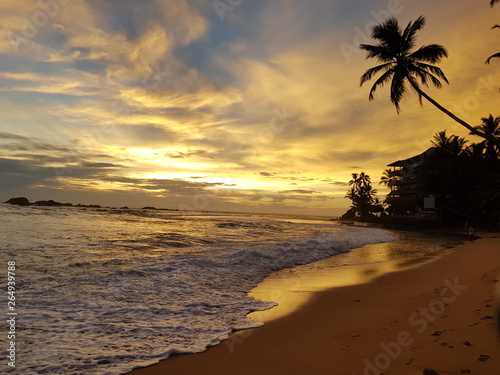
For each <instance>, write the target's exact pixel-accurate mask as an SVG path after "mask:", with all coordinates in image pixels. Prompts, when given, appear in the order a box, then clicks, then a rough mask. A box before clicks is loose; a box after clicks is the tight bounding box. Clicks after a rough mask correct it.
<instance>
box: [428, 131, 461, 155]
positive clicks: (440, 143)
mask: <svg viewBox="0 0 500 375" xmlns="http://www.w3.org/2000/svg"><path fill="white" fill-rule="evenodd" d="M431 143H432V145H433V146H434V147H437V148H438V149H439V150H441V151H443V152H445V153H446V154H448V155H450V156H454V157H457V156H461V155H462V154H463V153H464V151H465V150H466V149H465V144H466V143H467V140H466V139H465V138H460V137H458V136H456V135H450V136H447V135H446V130H444V131H442V132H439V133H437V134H436V135H434V138H433V139H432V140H431Z"/></svg>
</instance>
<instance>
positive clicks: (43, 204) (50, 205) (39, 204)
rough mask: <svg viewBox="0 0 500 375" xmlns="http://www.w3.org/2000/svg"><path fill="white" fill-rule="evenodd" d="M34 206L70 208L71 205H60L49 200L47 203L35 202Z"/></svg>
mask: <svg viewBox="0 0 500 375" xmlns="http://www.w3.org/2000/svg"><path fill="white" fill-rule="evenodd" d="M35 206H45V207H47V206H48V207H52V206H58V207H59V206H66V207H71V206H73V205H72V204H71V203H61V202H56V201H53V200H52V199H51V200H48V201H36V202H35Z"/></svg>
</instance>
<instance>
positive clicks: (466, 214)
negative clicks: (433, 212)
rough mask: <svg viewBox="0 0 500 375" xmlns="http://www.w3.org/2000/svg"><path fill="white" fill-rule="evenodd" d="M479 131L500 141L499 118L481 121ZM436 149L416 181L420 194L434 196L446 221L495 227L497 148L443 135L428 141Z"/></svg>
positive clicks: (498, 212) (499, 203)
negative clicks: (419, 183)
mask: <svg viewBox="0 0 500 375" xmlns="http://www.w3.org/2000/svg"><path fill="white" fill-rule="evenodd" d="M476 128H477V129H478V130H480V131H482V132H484V133H488V134H490V135H491V136H493V137H495V138H497V139H500V117H496V118H494V117H493V116H492V115H490V116H489V117H485V118H482V119H481V124H480V125H478V126H477V127H476ZM431 143H432V145H433V146H434V147H435V152H433V153H432V154H431V155H430V156H429V158H428V159H427V160H426V161H425V163H424V164H423V166H422V167H421V170H420V171H419V175H420V176H419V177H420V180H421V184H422V186H421V193H422V195H424V196H429V195H433V196H435V197H436V199H437V206H438V207H439V208H440V209H441V212H442V215H443V219H445V220H447V221H466V220H469V221H470V220H472V221H475V222H481V223H493V224H494V223H496V221H497V220H498V218H499V217H500V148H499V147H498V146H497V144H494V143H491V142H488V140H484V141H482V142H479V143H471V144H469V142H468V141H467V140H466V139H465V138H462V137H459V136H456V135H449V136H448V135H447V134H446V131H442V132H439V133H437V134H436V135H435V136H434V139H433V140H432V141H431Z"/></svg>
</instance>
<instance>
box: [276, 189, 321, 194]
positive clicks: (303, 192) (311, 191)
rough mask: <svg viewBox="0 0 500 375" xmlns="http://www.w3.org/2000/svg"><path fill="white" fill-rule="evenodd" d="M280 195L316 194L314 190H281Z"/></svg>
mask: <svg viewBox="0 0 500 375" xmlns="http://www.w3.org/2000/svg"><path fill="white" fill-rule="evenodd" d="M280 193H285V194H316V193H318V192H317V191H316V190H303V189H295V190H283V191H280Z"/></svg>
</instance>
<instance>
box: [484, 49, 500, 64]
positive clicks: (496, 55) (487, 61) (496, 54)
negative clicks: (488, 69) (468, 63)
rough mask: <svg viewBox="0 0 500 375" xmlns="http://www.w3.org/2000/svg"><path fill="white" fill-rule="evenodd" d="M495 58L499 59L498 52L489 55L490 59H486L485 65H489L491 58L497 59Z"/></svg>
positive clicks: (499, 53)
mask: <svg viewBox="0 0 500 375" xmlns="http://www.w3.org/2000/svg"><path fill="white" fill-rule="evenodd" d="M497 57H500V52H498V53H495V54H493V55H491V56H490V57H488V58H487V59H486V64H489V63H490V60H491V59H493V58H497Z"/></svg>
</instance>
